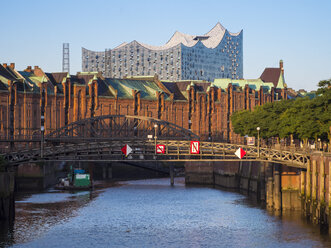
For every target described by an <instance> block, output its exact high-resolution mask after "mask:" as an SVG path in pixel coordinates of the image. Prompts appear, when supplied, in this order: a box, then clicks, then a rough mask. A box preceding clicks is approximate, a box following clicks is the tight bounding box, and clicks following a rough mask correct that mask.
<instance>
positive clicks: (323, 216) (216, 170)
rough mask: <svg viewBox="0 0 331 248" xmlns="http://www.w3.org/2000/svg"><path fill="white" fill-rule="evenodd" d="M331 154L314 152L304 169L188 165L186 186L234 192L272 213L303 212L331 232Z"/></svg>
mask: <svg viewBox="0 0 331 248" xmlns="http://www.w3.org/2000/svg"><path fill="white" fill-rule="evenodd" d="M330 172H331V155H330V154H328V153H322V152H316V153H314V154H312V155H311V160H310V162H309V163H308V166H307V169H300V168H295V167H289V166H286V165H282V164H277V163H271V162H246V161H245V160H242V161H240V162H206V163H202V162H187V163H186V164H185V182H186V184H203V185H212V186H221V187H224V188H230V189H237V190H240V191H242V192H247V193H248V194H252V195H254V196H256V198H257V200H258V201H261V202H262V203H264V204H265V205H266V208H267V209H269V210H273V211H287V210H302V211H303V213H304V215H306V216H307V217H309V218H310V220H311V221H312V222H314V223H319V224H322V225H325V226H326V225H328V226H329V230H330V231H331V183H330V180H331V176H330Z"/></svg>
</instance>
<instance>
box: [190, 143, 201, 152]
mask: <svg viewBox="0 0 331 248" xmlns="http://www.w3.org/2000/svg"><path fill="white" fill-rule="evenodd" d="M190 151H191V154H199V153H200V141H191V149H190Z"/></svg>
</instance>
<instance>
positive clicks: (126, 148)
mask: <svg viewBox="0 0 331 248" xmlns="http://www.w3.org/2000/svg"><path fill="white" fill-rule="evenodd" d="M121 151H122V152H123V153H124V154H125V156H128V155H129V154H130V153H131V152H132V148H131V147H130V146H129V145H125V146H123V147H122V149H121Z"/></svg>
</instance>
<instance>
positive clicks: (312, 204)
mask: <svg viewBox="0 0 331 248" xmlns="http://www.w3.org/2000/svg"><path fill="white" fill-rule="evenodd" d="M330 172H331V155H330V153H322V152H315V153H314V154H313V155H312V156H311V159H310V163H309V164H308V166H307V170H306V171H302V173H301V178H300V179H301V180H300V189H301V198H302V206H303V211H304V213H305V215H306V216H308V217H309V218H310V220H311V221H312V222H314V223H320V224H324V225H328V226H329V231H331V184H330V180H331V176H330Z"/></svg>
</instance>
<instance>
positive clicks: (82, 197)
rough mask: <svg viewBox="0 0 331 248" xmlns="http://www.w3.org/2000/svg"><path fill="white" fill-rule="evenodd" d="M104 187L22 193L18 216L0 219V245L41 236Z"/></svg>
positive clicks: (75, 211) (18, 201)
mask: <svg viewBox="0 0 331 248" xmlns="http://www.w3.org/2000/svg"><path fill="white" fill-rule="evenodd" d="M100 192H102V191H101V190H98V191H79V192H77V191H76V192H75V191H72V192H63V191H56V190H49V191H46V192H43V193H28V194H19V195H18V197H17V199H16V202H15V205H16V209H15V215H16V216H15V220H14V221H11V222H9V221H0V247H8V246H11V245H14V244H16V243H25V242H28V241H31V240H32V239H35V238H37V237H39V236H41V235H42V234H43V233H45V232H47V230H49V229H50V228H51V227H52V226H54V225H56V224H58V223H61V222H66V221H67V220H68V219H69V218H71V217H74V216H76V215H77V212H78V211H79V209H80V208H82V207H84V206H85V205H87V204H89V203H90V202H91V201H93V200H94V199H95V198H96V197H97V196H98V195H99V193H100Z"/></svg>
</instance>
